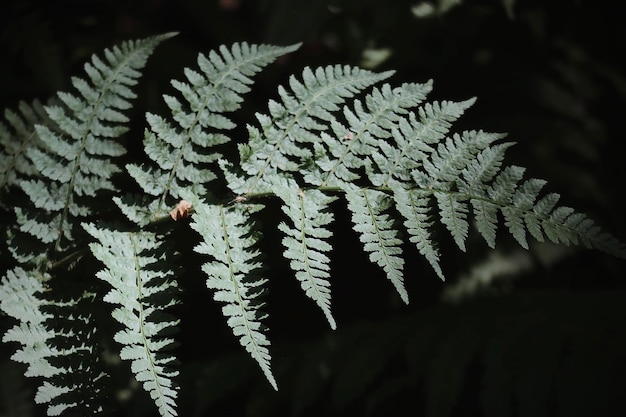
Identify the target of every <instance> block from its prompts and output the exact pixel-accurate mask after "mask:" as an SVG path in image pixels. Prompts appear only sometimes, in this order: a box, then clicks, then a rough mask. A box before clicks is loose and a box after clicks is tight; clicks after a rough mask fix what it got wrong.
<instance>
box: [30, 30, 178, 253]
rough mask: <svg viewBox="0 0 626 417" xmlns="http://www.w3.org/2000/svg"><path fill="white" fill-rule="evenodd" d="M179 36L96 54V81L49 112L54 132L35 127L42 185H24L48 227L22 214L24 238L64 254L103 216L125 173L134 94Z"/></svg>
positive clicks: (82, 84) (33, 151) (81, 84)
mask: <svg viewBox="0 0 626 417" xmlns="http://www.w3.org/2000/svg"><path fill="white" fill-rule="evenodd" d="M171 36H173V34H165V35H160V36H154V37H150V38H146V39H142V40H137V41H127V42H123V43H122V44H121V46H119V47H114V48H112V49H105V51H104V58H105V60H102V59H101V58H100V57H99V56H98V55H97V54H94V55H93V56H92V57H91V61H90V62H88V63H87V64H85V72H86V73H87V75H88V77H89V81H86V80H84V79H82V78H78V77H74V78H73V79H72V84H73V86H74V88H75V89H76V90H77V92H78V95H76V94H71V93H64V92H61V93H59V94H58V97H59V99H60V101H61V104H60V105H50V106H46V107H45V110H46V113H47V115H48V116H49V117H50V119H51V120H52V122H53V123H54V125H53V126H51V127H50V126H47V125H42V124H38V125H36V126H35V130H36V133H37V136H38V138H39V140H41V142H42V143H43V144H44V146H45V149H41V148H30V149H29V152H28V156H29V158H30V160H31V161H32V163H33V164H34V166H35V167H36V170H37V172H38V173H39V174H40V178H41V179H37V180H26V181H23V182H22V183H21V186H22V189H23V191H24V192H25V193H26V194H27V195H28V196H29V197H30V199H31V200H32V201H33V203H34V204H35V207H36V208H37V209H39V210H38V212H39V217H41V216H42V214H43V213H45V219H43V218H38V217H37V216H35V215H34V213H33V211H32V210H21V212H20V213H19V218H20V220H21V226H20V229H21V230H22V231H24V232H27V233H31V234H33V235H34V236H35V237H36V238H38V239H40V240H42V241H44V242H55V249H56V250H62V249H63V248H64V241H71V240H72V239H73V237H72V230H73V229H74V227H75V226H76V225H77V220H76V219H80V218H82V217H85V216H86V215H88V214H91V213H92V212H93V211H94V209H95V208H96V204H97V203H95V202H94V201H93V198H94V197H95V196H96V194H98V193H99V192H101V191H106V190H114V187H113V184H112V183H111V180H110V179H111V176H112V175H113V174H115V173H116V172H119V171H120V170H119V168H118V167H117V166H116V165H115V164H114V162H113V160H114V159H113V158H114V157H117V156H120V155H122V154H123V153H124V152H125V150H124V148H123V146H122V145H121V144H119V143H117V142H115V141H114V140H113V139H115V138H117V137H119V136H121V135H122V134H123V133H124V132H125V131H126V130H127V127H126V124H127V122H128V119H127V117H126V116H125V115H124V114H123V112H124V111H125V110H128V109H129V108H130V107H131V103H130V100H131V99H133V98H135V93H133V91H132V87H133V86H134V85H135V84H136V83H137V79H138V78H139V76H140V75H141V73H140V70H141V69H142V68H143V67H144V65H145V64H146V61H147V59H148V57H149V56H150V54H151V53H152V52H153V50H154V49H155V48H156V46H157V45H158V44H159V43H160V42H161V41H163V40H165V39H167V38H169V37H171ZM112 157H113V158H112ZM45 190H48V191H45ZM42 193H43V194H42Z"/></svg>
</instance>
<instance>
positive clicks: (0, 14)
mask: <svg viewBox="0 0 626 417" xmlns="http://www.w3.org/2000/svg"><path fill="white" fill-rule="evenodd" d="M444 3H445V2H441V4H444ZM416 4H417V2H414V1H403V0H395V1H394V0H387V1H377V0H352V1H350V0H344V1H340V0H336V1H321V0H301V1H290V0H265V1H263V0H256V1H254V0H220V1H217V0H215V1H208V0H207V1H198V0H183V1H167V0H143V1H139V0H137V1H121V0H120V1H113V0H111V1H67V0H59V1H55V2H48V1H33V0H26V1H5V2H3V4H2V6H0V24H1V26H0V57H1V59H2V64H1V65H0V105H1V106H2V107H3V108H5V107H10V108H16V106H17V103H18V101H19V100H26V101H30V100H32V99H34V98H40V99H42V100H45V99H46V98H47V97H49V96H51V95H53V94H54V92H56V91H59V90H65V91H67V90H69V89H70V88H71V84H70V76H73V75H78V76H83V72H82V67H83V65H84V63H85V61H86V60H87V59H88V58H89V56H90V55H91V54H92V53H100V52H101V50H102V49H104V48H105V47H110V46H112V45H114V44H115V43H118V42H120V41H123V40H127V39H134V38H140V37H144V36H150V35H154V34H158V33H163V32H169V31H176V32H179V35H178V36H176V37H175V38H173V39H170V40H168V41H166V42H165V43H163V44H162V45H161V46H159V47H158V48H157V50H156V51H155V53H154V55H153V56H152V58H151V59H150V61H149V63H148V66H147V68H146V71H145V73H144V76H143V78H142V81H141V84H140V86H139V90H138V91H139V99H138V101H137V106H136V107H135V109H134V110H133V111H135V113H136V114H135V117H134V118H133V126H132V129H131V132H130V133H129V135H128V138H127V140H128V147H129V152H130V155H129V157H141V137H142V131H143V128H144V127H145V120H144V119H143V114H144V113H145V112H146V111H152V112H163V113H164V112H165V110H164V108H165V107H164V105H163V103H162V100H161V95H162V94H174V90H173V89H172V88H171V86H170V85H169V80H171V79H182V78H183V75H182V70H183V68H184V67H194V66H195V59H196V55H197V53H198V52H203V53H206V52H208V51H209V50H211V49H213V48H216V47H217V46H219V45H221V44H230V43H232V42H235V41H246V42H248V43H275V44H280V45H284V44H290V43H294V42H303V46H302V47H301V48H300V50H299V51H297V52H296V53H294V54H291V55H290V56H288V57H286V58H284V59H281V60H279V61H278V62H276V63H274V64H272V66H270V67H269V68H268V69H267V70H265V71H264V72H263V73H261V74H260V75H259V76H258V77H257V79H256V83H255V85H254V86H253V92H252V93H251V95H250V97H249V101H248V102H247V103H246V105H245V107H244V108H243V109H242V111H241V112H240V113H239V114H238V116H237V117H240V118H241V120H242V121H244V122H245V121H247V122H250V121H251V120H253V119H252V114H253V112H255V111H262V112H265V110H266V103H267V99H268V98H270V97H271V98H276V87H277V85H278V83H284V82H285V81H286V77H287V76H288V75H290V74H296V75H299V74H300V73H301V70H302V68H303V67H304V66H311V67H315V66H318V65H326V64H337V63H339V64H353V65H361V64H363V65H365V64H366V63H365V62H364V61H363V60H362V58H363V54H364V51H366V50H368V49H382V48H387V50H388V51H390V55H389V57H388V58H387V59H386V60H384V61H382V62H380V63H379V65H378V66H376V67H375V68H373V69H375V70H377V71H379V70H380V71H382V70H386V69H395V70H396V71H397V72H396V74H395V75H394V77H393V78H392V79H391V80H390V82H391V83H393V84H394V85H400V84H401V83H402V82H404V81H410V82H425V81H427V80H428V79H431V78H432V79H433V80H434V90H433V92H432V94H431V95H430V96H429V99H430V100H464V99H467V98H470V97H477V98H478V101H477V102H476V104H475V105H474V106H473V107H472V108H471V109H470V110H469V111H468V112H467V113H466V115H464V116H463V118H462V119H461V120H460V121H459V122H458V124H457V125H456V126H457V131H458V130H460V129H483V130H487V131H495V132H506V133H508V134H509V136H508V137H509V139H510V140H512V141H514V142H516V143H517V145H516V146H515V147H513V148H511V149H510V150H509V151H508V153H507V158H508V162H509V163H510V164H517V165H521V166H524V167H527V168H528V171H527V176H529V177H536V178H543V179H547V180H548V184H549V185H548V188H549V190H550V191H554V192H558V193H560V194H561V196H562V200H561V203H562V204H564V205H569V206H572V207H575V208H576V209H577V210H578V211H582V212H585V213H587V214H589V216H590V217H591V218H593V219H594V220H596V221H597V223H598V224H599V225H600V226H601V227H603V228H604V229H605V230H608V231H610V232H611V233H613V234H614V235H615V236H616V237H618V238H620V239H621V240H622V241H624V240H626V232H625V230H626V229H625V227H624V225H625V219H626V217H625V216H624V205H623V203H622V200H623V192H624V185H623V184H624V181H625V180H626V170H625V168H624V157H623V155H624V154H623V151H622V148H623V147H622V141H623V120H624V113H625V111H626V73H625V72H624V68H625V67H624V65H625V64H624V63H623V57H624V56H625V52H626V51H625V49H626V46H625V45H626V44H625V41H626V36H625V35H626V33H625V31H626V25H624V19H623V14H621V13H619V12H618V8H617V2H609V1H604V2H602V1H574V0H562V1H521V0H518V1H517V2H513V1H506V0H502V1H497V0H491V1H487V0H484V1H472V2H469V1H468V2H466V4H461V5H458V6H456V7H452V8H451V9H450V10H448V11H447V12H445V13H441V14H434V15H431V16H429V17H424V18H418V17H416V16H415V15H414V14H413V13H412V11H411V10H412V9H411V8H412V7H414V6H415V5H416ZM243 139H245V138H242V140H243ZM272 209H276V207H274V208H272ZM334 224H335V228H334V232H335V237H334V238H333V239H334V241H333V243H334V245H335V246H334V247H335V249H334V250H333V264H332V266H333V278H332V285H333V311H334V314H335V318H336V319H337V322H338V327H339V328H338V329H337V330H336V331H331V330H330V329H329V328H328V326H327V325H326V322H325V319H324V317H323V315H322V313H321V312H320V311H319V310H318V309H317V308H316V307H315V306H314V304H313V303H312V302H310V301H309V300H308V299H306V298H305V297H304V296H303V295H302V294H301V290H300V288H299V285H298V284H297V282H296V281H295V279H294V278H293V277H291V276H290V273H289V272H288V270H287V268H286V265H285V264H284V261H281V259H280V253H273V252H272V250H273V249H274V248H280V246H279V244H278V243H277V240H276V239H278V238H279V236H277V234H276V232H275V230H273V228H272V223H271V221H270V222H269V223H267V224H266V226H265V227H266V229H265V230H264V231H265V233H266V237H265V241H266V242H268V243H267V244H266V248H267V250H268V252H270V255H269V263H270V265H272V269H271V270H270V271H271V287H270V294H269V296H268V307H267V310H268V312H269V314H270V316H269V318H268V319H266V321H265V322H266V324H267V325H268V326H269V333H268V334H269V337H270V340H271V341H272V347H271V352H272V357H273V362H272V366H273V369H274V373H275V376H276V378H277V381H278V385H279V391H278V392H274V391H273V390H272V389H271V387H270V386H269V384H268V383H267V381H265V379H264V377H263V375H262V373H261V371H260V369H258V367H257V365H256V364H255V363H254V362H253V361H252V360H251V359H250V358H249V357H248V356H247V355H246V354H245V352H243V349H241V348H240V346H239V345H238V343H237V341H236V339H235V338H234V337H233V336H232V334H231V333H230V329H228V327H227V326H226V325H225V323H224V320H223V318H222V316H221V313H220V311H219V307H218V306H217V305H215V304H216V303H214V302H213V301H212V299H211V296H210V294H209V293H208V292H207V291H206V290H205V289H204V288H203V281H204V279H203V278H200V277H201V276H200V275H194V273H193V272H194V270H197V267H198V266H197V265H186V266H187V267H188V270H189V271H191V272H190V273H188V274H186V275H185V276H183V277H182V278H181V286H182V287H183V295H182V298H183V301H184V302H183V304H182V306H180V308H179V311H177V314H179V315H180V316H181V319H182V324H181V331H180V336H179V340H180V341H181V346H180V347H179V348H178V352H177V356H178V357H179V358H180V360H181V378H180V384H181V386H182V387H181V397H180V399H179V407H180V415H181V416H205V415H206V416H209V415H211V416H216V415H223V416H240V415H241V416H243V415H247V416H277V415H281V416H290V415H294V416H319V415H324V416H340V415H373V416H385V415H394V414H399V413H400V412H403V410H404V412H405V413H406V412H408V414H410V415H419V416H434V417H440V416H480V415H484V416H489V417H490V416H494V417H495V416H523V417H526V416H532V417H537V416H564V417H565V416H567V417H571V416H612V415H615V416H620V415H626V406H625V405H624V402H623V400H622V398H623V394H624V392H625V389H626V381H625V380H624V378H625V377H624V375H626V357H625V356H624V352H626V337H625V336H626V333H625V326H624V325H625V324H626V316H625V312H626V308H625V307H624V303H625V302H626V292H625V291H624V290H625V289H626V286H625V285H624V271H625V268H624V266H625V264H624V262H625V261H624V260H620V259H614V258H611V257H609V256H607V255H604V254H602V253H597V252H594V251H589V250H584V249H580V248H567V249H566V248H558V247H557V248H555V247H553V246H550V245H546V244H544V245H540V244H533V245H532V246H531V250H530V251H529V252H520V251H519V248H518V247H517V246H516V244H515V243H514V242H513V241H512V239H511V238H510V237H509V236H508V235H507V233H506V231H504V230H503V229H501V230H500V232H499V239H500V240H499V242H498V251H497V252H496V253H495V255H494V254H493V253H492V252H490V251H488V250H487V247H486V245H485V244H484V242H483V241H481V239H480V238H479V237H478V236H477V234H474V236H471V237H470V239H469V241H468V250H467V253H461V252H459V251H458V249H457V248H455V247H454V246H453V243H452V242H451V239H449V237H448V236H446V235H445V234H444V233H442V234H441V237H440V241H441V242H440V246H441V249H442V254H443V260H442V261H443V262H442V265H443V267H444V272H445V274H446V276H447V277H448V281H447V282H446V283H442V282H440V281H439V279H438V278H437V277H436V275H435V274H434V273H433V272H432V270H431V268H430V267H429V265H428V264H427V263H426V262H425V261H424V260H423V259H421V258H420V257H419V256H418V255H419V254H418V253H417V251H416V250H415V249H414V248H411V247H410V246H407V247H406V253H407V255H406V258H407V272H406V286H407V289H408V292H409V297H410V299H411V303H410V304H409V305H408V306H407V305H404V304H403V303H402V302H401V301H400V299H399V297H398V296H397V294H396V293H395V292H394V290H393V287H392V286H391V284H390V283H389V282H388V281H387V280H386V279H385V278H384V276H383V275H382V274H381V273H379V272H378V271H377V270H376V268H375V267H373V266H370V265H369V264H368V260H367V257H366V256H365V255H364V254H363V253H362V251H361V250H360V247H361V246H360V243H358V240H357V238H356V236H355V235H354V234H353V232H352V231H351V230H350V224H349V214H348V213H346V212H345V209H343V210H342V208H341V205H339V206H338V210H337V213H336V221H335V223H334ZM190 244H191V243H189V242H183V243H181V246H184V245H190ZM494 256H497V258H495V259H494V258H493V257H494ZM497 261H499V262H500V263H496V262H497ZM482 265H491V266H492V268H497V267H500V268H502V271H503V272H502V273H501V274H496V275H495V278H494V279H493V280H491V281H489V280H488V279H487V278H489V277H490V276H493V274H490V273H489V272H488V271H489V270H488V269H487V267H483V268H482V269H479V270H477V271H476V272H475V273H474V274H473V275H472V271H474V269H475V268H478V267H481V266H482ZM507 271H508V272H507ZM470 278H473V280H472V279H470ZM481 278H483V279H484V280H486V281H485V282H486V283H484V284H480V283H481V282H482V281H481ZM472 283H473V285H472ZM1 351H2V352H3V353H4V352H7V353H6V354H3V358H8V356H10V353H9V352H10V351H9V349H7V347H6V346H4V347H2V349H1ZM2 369H4V370H5V371H4V374H3V375H4V376H2V377H0V384H2V385H1V388H2V389H1V390H0V395H1V397H0V415H2V416H4V415H10V416H11V417H13V415H18V414H6V413H17V411H16V410H18V409H20V407H23V408H21V409H23V410H25V411H24V412H25V414H19V415H36V414H34V413H35V411H34V410H32V409H31V408H28V407H24V405H23V404H24V402H25V401H26V402H27V401H28V398H29V395H32V391H30V390H31V388H30V385H29V384H30V381H23V378H22V377H21V376H20V373H19V372H18V371H17V370H16V368H15V367H13V366H12V365H11V364H9V363H7V364H5V365H3V368H2ZM112 383H113V382H112ZM115 383H118V381H115ZM120 384H121V385H120V386H122V387H124V386H125V384H126V382H125V381H121V383H120ZM120 394H125V395H126V397H124V398H128V399H127V400H125V401H123V402H122V405H121V406H120V407H121V408H120V411H119V415H128V416H131V415H132V416H152V415H155V414H154V407H153V406H152V405H151V404H150V400H149V398H148V397H147V395H146V394H145V393H143V392H142V391H141V390H137V389H136V387H134V388H133V387H132V386H131V387H130V388H129V390H128V391H125V392H123V393H120ZM2 412H4V413H5V414H2ZM29 413H30V414H29Z"/></svg>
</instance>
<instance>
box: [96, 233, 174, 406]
mask: <svg viewBox="0 0 626 417" xmlns="http://www.w3.org/2000/svg"><path fill="white" fill-rule="evenodd" d="M84 227H85V229H86V230H87V232H89V234H90V235H92V236H93V237H95V238H96V239H97V240H98V243H91V244H90V245H89V247H90V248H91V252H92V253H93V254H94V256H95V257H96V258H98V259H99V260H100V261H101V262H102V263H103V264H104V265H105V266H106V269H104V270H101V271H100V272H98V273H97V274H96V276H97V277H98V278H100V279H102V280H104V281H106V282H108V283H109V284H110V285H111V286H112V287H113V289H111V290H110V291H109V292H108V293H107V294H106V295H105V296H104V301H106V302H109V303H112V304H115V305H117V306H118V307H116V308H115V309H114V310H113V313H112V317H113V318H114V319H116V320H117V321H118V322H120V323H121V324H122V325H123V326H124V329H122V330H120V331H118V332H117V333H116V334H115V336H114V338H115V340H116V341H117V342H119V343H120V344H121V345H122V346H123V347H122V350H121V351H120V357H121V358H122V359H123V360H128V361H131V363H132V365H131V368H132V371H133V374H134V375H135V378H136V379H137V381H139V382H141V383H142V384H143V387H144V389H145V390H146V391H147V392H148V393H150V396H151V397H152V399H153V400H154V403H155V404H156V406H157V408H158V410H159V413H160V415H161V416H163V417H172V416H176V415H177V413H176V397H177V396H178V390H177V389H176V387H175V385H174V382H173V378H174V377H176V376H177V375H178V371H176V370H172V369H171V365H172V362H174V361H175V357H174V356H172V355H170V354H168V353H167V348H168V347H169V346H170V345H172V343H173V342H174V339H172V338H171V337H169V336H164V335H163V334H164V332H166V331H169V330H170V329H171V328H174V327H175V326H177V325H178V320H165V319H164V316H165V314H166V309H167V308H168V307H170V306H172V305H174V304H175V303H176V298H175V297H174V295H175V291H174V290H175V289H176V288H177V285H176V281H175V280H174V279H173V276H172V274H171V273H170V272H169V270H165V268H164V260H165V258H166V253H165V252H164V251H163V250H162V249H160V246H161V245H162V242H160V241H159V240H158V239H157V236H156V235H155V234H153V233H147V232H140V233H135V232H121V231H115V230H107V229H101V228H97V227H96V226H94V225H92V224H84ZM156 316H158V318H157V317H156Z"/></svg>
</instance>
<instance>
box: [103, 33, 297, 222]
mask: <svg viewBox="0 0 626 417" xmlns="http://www.w3.org/2000/svg"><path fill="white" fill-rule="evenodd" d="M298 47H299V44H296V45H291V46H285V47H280V46H273V45H248V44H247V43H235V44H233V46H232V47H231V48H230V49H228V48H226V47H225V46H221V47H220V48H219V50H217V51H216V50H213V51H211V52H210V53H209V54H208V56H205V55H203V54H199V55H198V67H199V68H200V70H201V73H200V72H197V71H194V70H191V69H189V68H187V69H185V76H186V78H187V81H186V82H182V81H173V82H172V85H173V87H174V88H175V89H176V90H178V92H179V93H180V94H181V95H182V96H183V99H184V100H180V99H178V98H176V97H174V96H169V95H166V96H164V99H165V102H166V104H167V105H168V107H169V108H170V110H171V112H172V119H173V121H169V120H167V119H165V118H163V117H161V116H158V115H154V114H148V115H147V116H146V120H147V121H148V124H149V125H150V129H149V130H147V131H146V135H145V140H144V145H145V151H146V153H147V155H148V156H149V157H150V159H151V160H152V161H154V162H155V163H156V165H157V168H155V169H153V168H147V167H142V166H137V165H134V164H130V165H128V167H127V169H128V172H129V173H130V174H131V176H132V177H133V178H134V179H135V180H136V181H137V183H138V184H139V185H140V186H141V187H142V188H143V189H144V191H146V192H148V193H149V194H151V195H155V196H157V197H158V199H157V200H154V201H155V202H153V203H149V204H151V205H152V207H153V211H152V213H151V216H150V217H143V218H141V217H140V215H141V212H140V211H139V212H138V211H137V210H133V209H132V207H129V206H128V204H126V203H125V201H124V200H122V199H115V202H116V203H117V204H118V206H120V207H121V209H122V210H123V211H124V212H125V213H127V214H130V215H131V216H132V219H133V220H135V219H138V220H139V224H147V223H149V222H150V221H152V220H156V219H158V218H160V217H166V216H168V213H169V211H170V209H169V206H168V205H167V204H170V203H173V202H174V201H175V200H176V199H179V198H180V197H181V195H182V194H183V193H184V192H185V191H184V190H187V191H188V192H191V193H193V194H196V195H204V194H205V193H206V189H205V184H207V183H209V182H210V181H212V180H214V179H215V178H216V174H215V173H214V172H213V170H212V168H211V164H212V163H213V162H215V161H216V160H218V159H219V158H220V157H221V154H220V153H219V152H218V151H217V150H216V149H215V148H216V147H218V146H219V145H222V144H224V143H227V142H228V141H230V137H229V136H227V135H226V134H225V133H223V132H226V131H228V130H232V129H233V128H234V127H235V126H236V125H235V123H234V122H233V121H232V120H230V119H229V118H227V117H226V116H224V115H223V113H227V112H233V111H235V110H237V109H238V108H239V107H240V105H241V102H242V100H243V99H242V97H241V96H242V95H243V94H245V93H247V92H248V91H249V90H250V87H249V85H251V84H252V83H253V80H252V79H251V78H250V77H252V76H253V75H255V74H256V73H257V72H259V71H261V70H262V69H263V67H265V66H267V65H268V64H270V63H272V62H273V61H274V60H275V59H276V58H278V57H279V56H281V55H284V54H287V53H290V52H293V51H294V50H296V49H297V48H298ZM155 178H156V179H155ZM168 198H169V200H168ZM170 205H171V204H170Z"/></svg>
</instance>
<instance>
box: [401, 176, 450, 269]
mask: <svg viewBox="0 0 626 417" xmlns="http://www.w3.org/2000/svg"><path fill="white" fill-rule="evenodd" d="M393 192H394V201H395V203H396V208H397V209H398V211H399V212H400V214H402V216H403V217H404V219H405V220H404V226H405V227H406V230H407V232H408V233H409V235H410V237H409V241H410V242H411V243H415V245H416V247H417V250H418V251H419V253H420V254H422V256H424V257H425V258H426V260H427V261H428V262H429V263H430V265H431V266H432V267H433V269H434V270H435V272H436V273H437V275H438V276H439V278H441V279H442V280H443V279H444V275H443V271H442V270H441V266H440V264H439V250H438V249H437V247H436V246H435V244H434V243H433V242H432V237H431V233H430V227H431V226H432V224H433V222H432V220H431V216H430V215H429V203H430V193H428V192H425V191H422V190H417V189H414V190H406V189H404V188H403V187H401V186H398V184H395V185H393Z"/></svg>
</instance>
